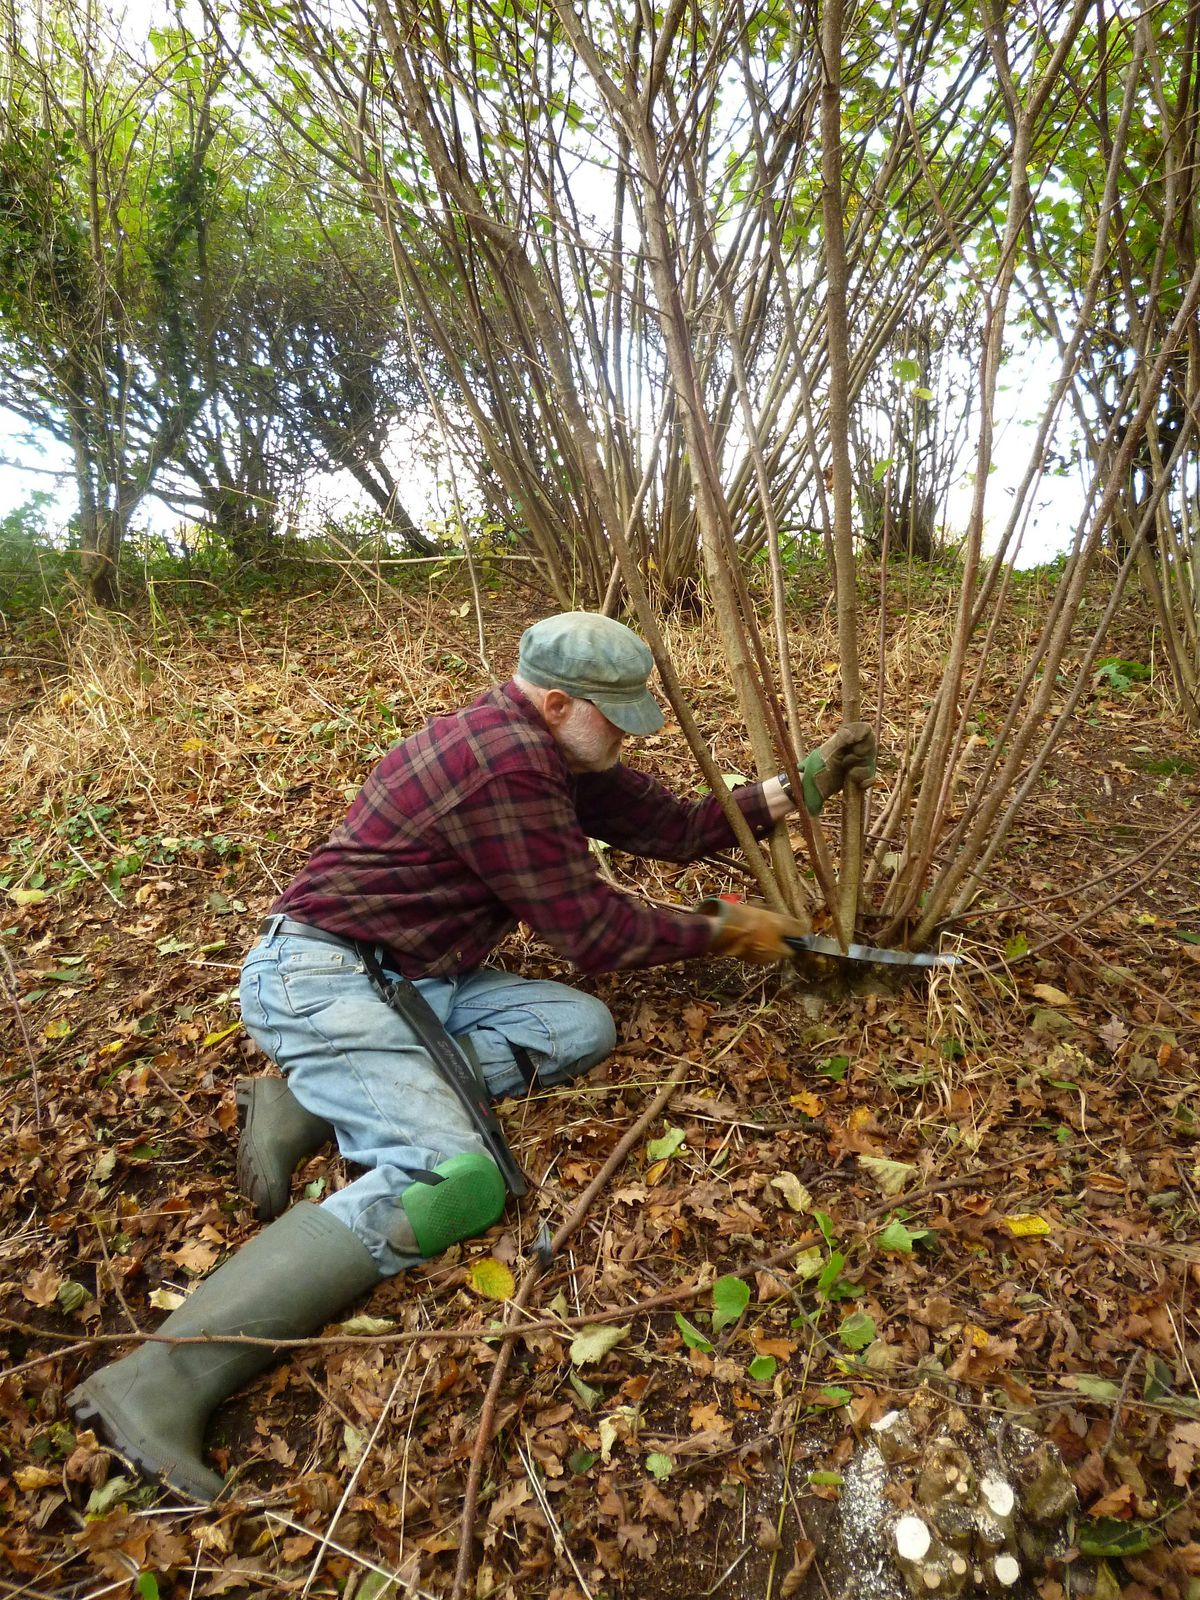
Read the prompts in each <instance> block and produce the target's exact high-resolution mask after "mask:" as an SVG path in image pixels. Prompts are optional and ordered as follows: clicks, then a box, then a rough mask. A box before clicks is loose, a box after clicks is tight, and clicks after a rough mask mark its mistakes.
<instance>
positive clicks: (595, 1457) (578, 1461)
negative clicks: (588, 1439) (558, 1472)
mask: <svg viewBox="0 0 1200 1600" xmlns="http://www.w3.org/2000/svg"><path fill="white" fill-rule="evenodd" d="M599 1459H600V1453H599V1451H597V1450H572V1452H571V1454H570V1455H569V1456H568V1457H567V1465H568V1466H569V1467H570V1469H571V1471H572V1472H574V1473H584V1472H590V1471H591V1470H592V1468H593V1467H594V1466H595V1465H596V1463H597V1461H599Z"/></svg>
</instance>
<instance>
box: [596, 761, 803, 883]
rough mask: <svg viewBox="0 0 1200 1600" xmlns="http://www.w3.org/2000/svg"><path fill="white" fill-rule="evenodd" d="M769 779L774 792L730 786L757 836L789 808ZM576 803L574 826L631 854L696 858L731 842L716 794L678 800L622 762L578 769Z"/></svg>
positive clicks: (752, 786) (755, 786) (777, 784)
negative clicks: (596, 769)
mask: <svg viewBox="0 0 1200 1600" xmlns="http://www.w3.org/2000/svg"><path fill="white" fill-rule="evenodd" d="M768 782H769V783H770V784H771V785H772V786H773V788H774V790H775V791H777V793H776V794H775V795H774V796H773V797H772V796H769V795H768V793H767V785H765V784H761V783H747V784H744V785H743V786H742V787H741V788H738V789H735V790H734V791H733V798H734V801H735V802H736V804H737V805H738V806H739V807H740V808H741V811H742V814H743V816H744V817H745V818H746V821H747V822H748V823H749V825H750V831H751V832H752V833H753V834H754V837H755V838H756V839H761V838H762V837H763V836H764V835H765V834H767V833H770V831H771V828H772V826H773V824H774V823H775V821H776V820H777V819H778V818H779V817H781V816H784V815H786V813H787V811H788V810H789V809H791V802H790V800H789V799H788V796H787V792H786V790H785V789H784V788H783V785H782V784H781V783H780V782H779V780H778V779H777V778H771V779H769V780H768ZM576 808H577V811H578V816H579V825H580V827H581V828H582V829H583V831H584V833H586V834H587V835H588V836H589V838H592V839H602V840H603V841H604V842H605V844H611V845H615V846H616V848H617V849H618V850H626V851H628V852H629V854H630V855H633V856H651V857H653V858H654V859H655V860H657V861H679V862H688V861H696V860H698V859H699V858H700V857H701V856H706V855H709V854H711V852H712V851H714V850H728V849H730V848H731V847H732V846H733V845H734V844H735V843H736V841H735V839H734V837H733V830H732V828H730V826H729V823H728V822H727V821H726V819H725V813H724V812H723V811H722V810H721V806H720V803H719V802H718V800H717V798H716V796H715V795H708V796H706V797H705V798H704V799H703V800H693V801H689V800H681V799H680V798H679V796H678V795H674V794H672V793H671V791H670V790H669V789H668V788H666V787H665V785H663V784H661V783H659V782H657V780H656V779H654V778H651V777H650V776H649V775H648V774H647V773H645V772H637V771H635V770H634V769H633V768H632V767H627V766H625V765H624V764H619V765H617V766H615V767H610V768H608V770H607V771H605V772H585V773H582V774H581V775H580V776H579V778H578V779H577V784H576Z"/></svg>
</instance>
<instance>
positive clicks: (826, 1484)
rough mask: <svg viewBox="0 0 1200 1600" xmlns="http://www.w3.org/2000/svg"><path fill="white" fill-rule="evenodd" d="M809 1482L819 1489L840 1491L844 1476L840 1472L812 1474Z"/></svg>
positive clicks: (809, 1476)
mask: <svg viewBox="0 0 1200 1600" xmlns="http://www.w3.org/2000/svg"><path fill="white" fill-rule="evenodd" d="M808 1481H809V1483H811V1484H812V1485H813V1486H814V1487H815V1488H817V1489H840V1488H841V1487H842V1475H841V1473H840V1472H810V1473H809V1475H808Z"/></svg>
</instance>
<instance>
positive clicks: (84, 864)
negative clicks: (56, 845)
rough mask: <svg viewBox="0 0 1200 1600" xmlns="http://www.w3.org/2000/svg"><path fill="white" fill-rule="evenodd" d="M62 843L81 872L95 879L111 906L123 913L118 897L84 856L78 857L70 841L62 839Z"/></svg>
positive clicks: (77, 852) (78, 854)
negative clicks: (117, 907)
mask: <svg viewBox="0 0 1200 1600" xmlns="http://www.w3.org/2000/svg"><path fill="white" fill-rule="evenodd" d="M63 843H64V844H65V845H66V847H67V849H68V850H69V851H70V852H71V854H72V855H73V856H74V857H75V859H76V861H78V863H79V865H80V866H81V867H82V868H83V870H84V871H85V872H86V873H87V874H88V876H89V877H91V878H95V880H96V882H97V883H98V884H99V885H100V887H101V888H102V889H103V890H104V892H105V894H106V895H107V896H108V898H109V899H110V900H111V901H112V903H113V905H115V906H120V907H121V910H122V911H123V910H124V909H125V908H124V906H123V905H122V904H121V901H120V899H119V898H118V896H117V895H115V894H114V893H113V892H112V890H111V889H110V888H109V886H108V884H106V883H105V881H104V879H103V878H102V877H101V876H100V874H99V873H98V872H97V871H96V869H95V867H94V866H93V865H92V863H91V862H90V861H89V860H88V859H87V858H86V856H81V855H80V853H79V851H78V850H76V848H75V846H74V845H73V844H72V843H71V841H70V839H64V840H63Z"/></svg>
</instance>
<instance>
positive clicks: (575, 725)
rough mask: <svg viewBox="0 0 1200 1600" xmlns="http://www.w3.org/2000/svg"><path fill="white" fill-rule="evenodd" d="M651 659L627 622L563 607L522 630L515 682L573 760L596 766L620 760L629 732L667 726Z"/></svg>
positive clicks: (585, 767)
mask: <svg viewBox="0 0 1200 1600" xmlns="http://www.w3.org/2000/svg"><path fill="white" fill-rule="evenodd" d="M653 666H654V658H653V656H652V655H651V654H650V651H649V650H648V649H647V648H646V646H645V645H644V644H643V643H642V641H641V640H640V639H639V638H638V636H637V635H636V634H635V633H631V632H630V630H629V629H628V628H626V627H625V626H624V625H623V624H622V623H620V622H615V621H614V620H613V619H612V618H611V617H602V616H598V615H597V614H596V613H594V612H591V611H566V612H563V613H561V614H560V615H559V616H555V617H546V618H544V619H543V621H541V622H535V623H534V625H533V627H532V628H527V629H526V630H525V632H524V633H523V634H522V636H521V647H520V654H519V657H518V661H517V672H516V682H517V683H518V685H519V686H520V687H521V688H522V689H523V690H524V691H525V692H526V693H527V694H529V697H530V699H531V700H533V702H534V704H535V705H537V707H538V709H539V711H540V712H541V714H542V717H543V720H544V721H545V723H546V726H547V727H548V728H549V730H550V732H551V733H552V734H553V736H554V738H555V740H556V741H557V743H558V744H559V746H560V747H561V749H562V750H563V753H564V754H565V755H566V757H567V761H568V764H569V765H570V766H572V767H573V768H575V770H576V771H581V772H599V771H603V770H604V768H606V767H611V766H613V765H614V763H615V762H616V761H618V760H619V759H620V755H621V741H622V739H623V738H624V736H625V734H627V733H657V731H658V730H659V728H661V727H662V724H663V716H662V712H661V711H660V710H659V707H658V703H657V702H656V701H655V699H654V697H653V696H652V695H651V694H650V692H649V690H648V689H647V688H646V680H647V679H648V678H649V676H650V673H651V670H652V669H653ZM530 690H532V691H533V692H532V693H530Z"/></svg>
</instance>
